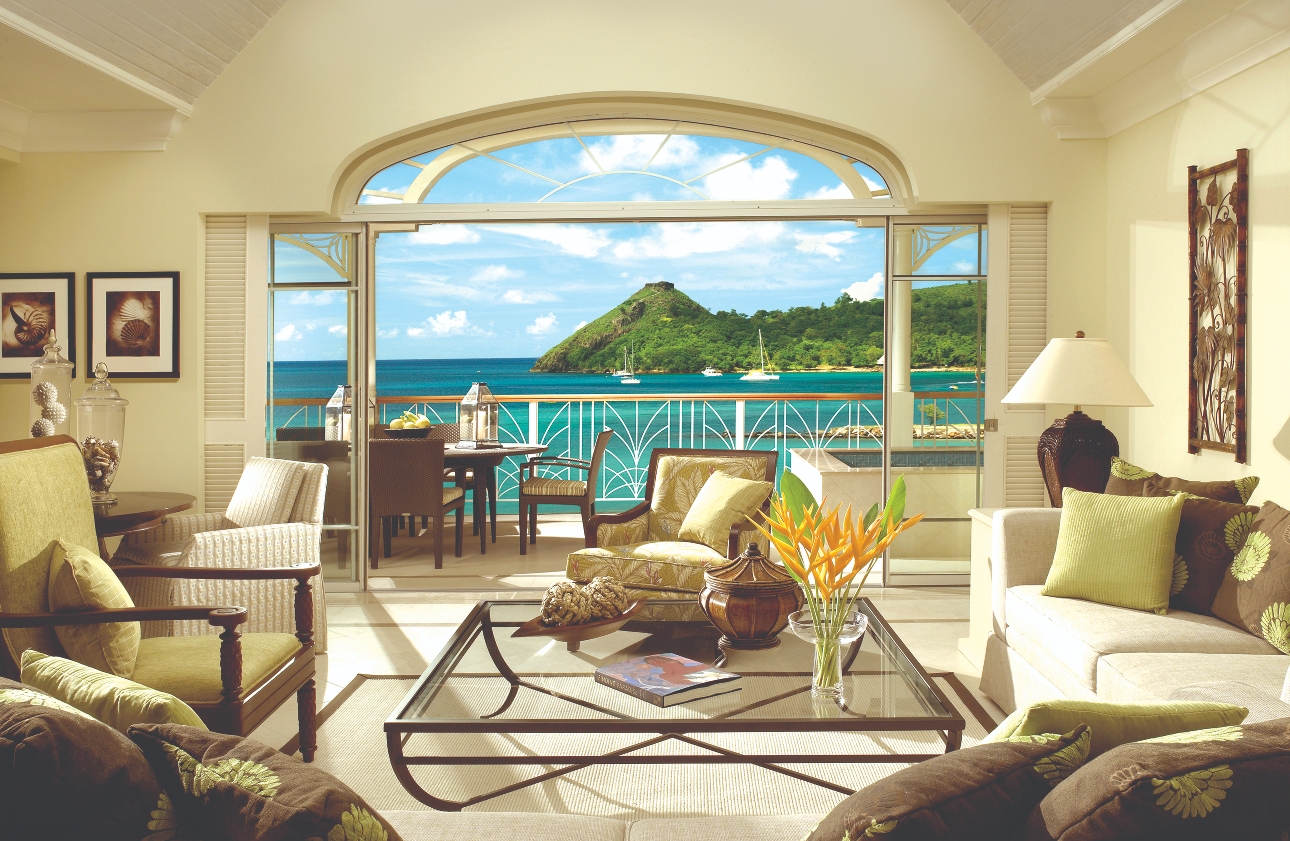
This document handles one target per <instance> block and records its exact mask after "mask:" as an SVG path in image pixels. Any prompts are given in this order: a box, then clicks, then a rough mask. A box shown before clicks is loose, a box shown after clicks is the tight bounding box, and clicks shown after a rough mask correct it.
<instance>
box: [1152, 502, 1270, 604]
mask: <svg viewBox="0 0 1290 841" xmlns="http://www.w3.org/2000/svg"><path fill="white" fill-rule="evenodd" d="M1157 478H1158V477H1157ZM1179 493H1181V494H1183V497H1184V499H1183V509H1182V519H1181V520H1179V522H1178V539H1177V540H1176V541H1175V543H1174V553H1175V555H1174V578H1173V583H1172V585H1171V586H1170V588H1169V606H1170V607H1171V608H1174V609H1176V610H1189V611H1191V612H1192V613H1205V614H1207V613H1209V612H1210V606H1211V605H1213V604H1214V596H1216V595H1217V594H1218V588H1219V585H1221V584H1222V583H1223V575H1224V574H1225V573H1226V572H1227V569H1228V567H1230V566H1231V565H1232V559H1233V558H1234V557H1236V553H1237V552H1239V551H1240V550H1241V547H1242V546H1243V545H1244V544H1245V536H1246V534H1248V533H1249V530H1250V524H1251V523H1253V522H1254V516H1255V515H1256V514H1258V513H1259V509H1257V508H1255V507H1254V506H1252V505H1235V504H1233V503H1231V502H1220V501H1218V500H1216V499H1207V498H1205V497H1203V496H1197V495H1195V494H1190V493H1185V492H1182V491H1175V490H1169V489H1166V488H1165V487H1164V486H1163V484H1162V483H1160V482H1158V481H1157V480H1156V479H1148V480H1147V481H1146V485H1145V487H1144V488H1143V494H1142V495H1143V496H1167V495H1172V494H1179Z"/></svg>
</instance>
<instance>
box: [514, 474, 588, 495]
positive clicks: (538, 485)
mask: <svg viewBox="0 0 1290 841" xmlns="http://www.w3.org/2000/svg"><path fill="white" fill-rule="evenodd" d="M520 489H521V490H522V491H523V492H524V495H525V496H584V495H585V494H586V493H587V483H586V482H582V481H579V480H577V479H552V478H550V477H547V476H534V477H533V478H532V479H525V480H524V483H523V484H522V485H521V486H520Z"/></svg>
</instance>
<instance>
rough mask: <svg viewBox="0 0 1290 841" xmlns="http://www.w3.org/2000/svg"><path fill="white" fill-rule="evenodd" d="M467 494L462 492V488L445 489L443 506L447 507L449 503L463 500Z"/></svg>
mask: <svg viewBox="0 0 1290 841" xmlns="http://www.w3.org/2000/svg"><path fill="white" fill-rule="evenodd" d="M465 493H466V492H465V491H464V490H462V489H461V488H457V487H450V488H444V489H443V504H444V505H447V504H448V503H450V502H456V501H457V500H459V499H461V498H462V496H464V495H465Z"/></svg>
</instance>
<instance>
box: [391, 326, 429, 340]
mask: <svg viewBox="0 0 1290 841" xmlns="http://www.w3.org/2000/svg"><path fill="white" fill-rule="evenodd" d="M395 332H396V333H397V332H398V331H397V330H396V331H395ZM425 332H426V328H424V327H409V328H408V329H407V334H408V335H409V336H411V337H412V338H414V339H415V338H416V337H417V336H424V335H425Z"/></svg>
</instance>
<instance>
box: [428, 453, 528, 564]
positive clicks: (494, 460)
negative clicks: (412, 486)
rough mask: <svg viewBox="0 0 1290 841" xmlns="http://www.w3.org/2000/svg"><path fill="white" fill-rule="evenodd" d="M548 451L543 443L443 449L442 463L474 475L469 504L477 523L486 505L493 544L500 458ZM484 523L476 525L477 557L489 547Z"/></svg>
mask: <svg viewBox="0 0 1290 841" xmlns="http://www.w3.org/2000/svg"><path fill="white" fill-rule="evenodd" d="M546 451H547V446H546V445H545V444H502V445H501V446H499V447H486V448H480V449H467V448H465V447H458V446H456V445H450V446H445V447H444V448H443V461H444V466H445V467H455V468H459V469H462V470H465V469H470V470H472V471H473V472H474V474H475V485H474V496H473V497H472V498H471V499H472V504H473V505H474V509H475V515H476V521H477V522H478V520H479V516H478V515H479V514H480V512H482V511H484V506H485V505H487V506H488V512H487V513H488V522H489V526H491V531H492V538H493V541H492V542H493V543H496V542H497V468H498V466H499V465H501V463H502V459H504V458H509V457H511V456H536V455H541V454H542V453H545V452H546ZM487 531H489V529H486V528H485V526H484V524H483V523H480V526H479V554H481V555H483V554H485V553H486V552H487V551H488V550H487V546H488V536H487V534H486V532H487Z"/></svg>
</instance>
